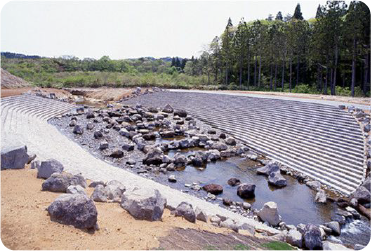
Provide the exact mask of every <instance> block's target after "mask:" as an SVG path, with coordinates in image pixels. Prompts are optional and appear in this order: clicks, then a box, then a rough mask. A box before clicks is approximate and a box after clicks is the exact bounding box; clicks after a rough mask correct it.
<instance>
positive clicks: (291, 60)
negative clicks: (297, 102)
mask: <svg viewBox="0 0 371 251" xmlns="http://www.w3.org/2000/svg"><path fill="white" fill-rule="evenodd" d="M291 84H292V59H291V58H290V92H291Z"/></svg>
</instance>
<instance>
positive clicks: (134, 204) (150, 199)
mask: <svg viewBox="0 0 371 251" xmlns="http://www.w3.org/2000/svg"><path fill="white" fill-rule="evenodd" d="M165 206H166V198H164V197H163V196H162V195H161V194H160V192H159V191H158V190H157V189H143V188H134V189H133V190H132V191H126V192H125V193H124V194H123V196H122V200H121V207H122V208H124V209H125V210H126V211H128V212H129V213H130V214H131V215H132V216H133V217H134V218H135V219H138V220H148V221H158V220H161V218H162V214H163V212H164V208H165Z"/></svg>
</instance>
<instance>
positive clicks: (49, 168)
mask: <svg viewBox="0 0 371 251" xmlns="http://www.w3.org/2000/svg"><path fill="white" fill-rule="evenodd" d="M63 169H64V167H63V165H62V164H61V163H60V162H59V161H57V160H55V159H49V160H45V161H42V162H41V164H40V167H39V169H38V171H37V178H42V179H47V178H49V177H50V176H51V175H52V174H53V173H61V172H62V171H63Z"/></svg>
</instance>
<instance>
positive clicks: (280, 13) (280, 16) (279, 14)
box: [276, 11, 283, 21]
mask: <svg viewBox="0 0 371 251" xmlns="http://www.w3.org/2000/svg"><path fill="white" fill-rule="evenodd" d="M276 20H279V21H282V20H283V17H282V12H281V11H279V12H278V13H277V15H276Z"/></svg>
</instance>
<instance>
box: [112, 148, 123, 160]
mask: <svg viewBox="0 0 371 251" xmlns="http://www.w3.org/2000/svg"><path fill="white" fill-rule="evenodd" d="M109 156H110V157H111V158H116V159H118V158H122V157H124V152H123V151H121V150H120V149H113V151H112V152H111V154H110V155H109Z"/></svg>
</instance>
